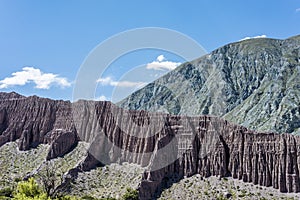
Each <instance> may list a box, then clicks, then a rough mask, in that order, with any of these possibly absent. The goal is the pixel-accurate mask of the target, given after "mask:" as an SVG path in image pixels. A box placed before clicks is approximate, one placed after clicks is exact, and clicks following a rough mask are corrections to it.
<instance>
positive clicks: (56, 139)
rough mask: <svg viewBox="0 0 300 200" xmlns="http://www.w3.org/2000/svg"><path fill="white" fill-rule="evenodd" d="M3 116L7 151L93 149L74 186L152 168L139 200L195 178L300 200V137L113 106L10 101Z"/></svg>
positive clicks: (55, 153) (54, 153)
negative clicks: (90, 177) (13, 145)
mask: <svg viewBox="0 0 300 200" xmlns="http://www.w3.org/2000/svg"><path fill="white" fill-rule="evenodd" d="M0 110H1V112H0V119H1V120H0V122H1V127H2V131H1V133H0V141H1V145H2V144H4V143H5V142H7V141H15V140H17V139H18V142H19V148H20V149H21V150H26V149H28V148H33V147H35V146H36V145H38V144H40V143H47V144H50V146H51V148H50V151H49V154H48V157H47V158H48V159H52V158H55V157H57V156H63V155H64V154H65V153H67V152H68V151H70V150H71V149H72V148H73V146H74V145H76V143H77V141H78V140H83V141H86V142H89V143H90V144H91V145H90V148H89V152H88V154H87V157H86V159H85V160H83V161H82V162H81V163H80V164H79V165H78V166H77V167H76V168H74V169H72V170H70V172H69V174H68V175H66V179H67V181H68V182H69V181H71V180H72V178H76V176H77V174H78V173H79V172H82V171H87V170H90V169H92V168H95V167H96V166H98V165H103V164H104V165H107V164H110V163H122V162H131V163H137V164H140V165H141V166H143V167H146V168H147V170H146V171H145V173H144V175H143V180H142V181H141V184H140V187H139V195H140V198H141V199H150V198H153V197H155V195H157V194H159V192H160V191H161V189H163V188H164V187H165V183H166V182H168V181H169V180H170V179H174V180H180V179H182V178H184V177H189V176H192V175H194V174H200V175H202V176H204V177H208V176H213V175H215V176H220V177H224V176H232V177H233V178H236V179H241V180H243V181H245V182H252V183H254V184H258V185H263V186H271V187H274V188H277V189H279V190H280V191H281V192H300V188H299V185H300V180H299V179H300V177H299V169H300V138H299V136H294V135H289V134H276V133H262V132H256V131H251V130H249V129H247V128H245V127H242V126H239V125H235V124H232V123H229V122H228V121H226V120H223V119H220V118H217V117H212V116H197V117H188V116H176V115H170V114H163V113H149V112H146V111H128V110H123V109H121V108H119V107H117V106H115V105H113V104H112V103H110V102H93V101H78V102H76V103H73V104H71V103H70V102H64V101H53V100H50V99H43V98H38V97H28V98H20V99H18V98H14V99H9V98H8V99H1V104H0Z"/></svg>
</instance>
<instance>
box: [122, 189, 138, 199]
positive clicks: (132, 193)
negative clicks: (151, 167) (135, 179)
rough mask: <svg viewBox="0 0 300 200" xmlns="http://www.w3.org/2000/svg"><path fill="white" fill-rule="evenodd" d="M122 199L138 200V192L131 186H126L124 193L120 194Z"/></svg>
mask: <svg viewBox="0 0 300 200" xmlns="http://www.w3.org/2000/svg"><path fill="white" fill-rule="evenodd" d="M122 199H124V200H138V199H139V192H138V191H137V190H134V189H132V188H127V189H126V192H125V194H124V195H123V196H122Z"/></svg>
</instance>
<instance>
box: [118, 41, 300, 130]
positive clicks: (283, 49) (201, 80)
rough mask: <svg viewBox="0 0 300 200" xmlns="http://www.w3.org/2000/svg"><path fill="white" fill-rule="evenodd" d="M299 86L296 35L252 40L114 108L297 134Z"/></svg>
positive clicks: (189, 66)
mask: <svg viewBox="0 0 300 200" xmlns="http://www.w3.org/2000/svg"><path fill="white" fill-rule="evenodd" d="M299 83H300V36H296V37H293V38H289V39H286V40H276V39H269V38H260V39H251V40H244V41H240V42H236V43H231V44H227V45H225V46H223V47H221V48H218V49H216V50H214V51H213V52H211V53H210V54H208V55H205V56H203V57H201V58H199V59H196V60H194V61H190V62H186V63H183V64H182V65H181V66H179V67H177V68H176V69H175V70H173V71H171V72H170V73H168V74H166V75H165V76H163V77H161V78H159V79H157V80H155V81H154V82H152V83H149V84H148V85H146V86H145V87H144V88H142V89H140V90H137V91H136V92H134V93H132V94H131V95H130V96H129V97H127V98H125V99H124V100H122V101H121V102H119V103H118V105H119V106H121V107H123V108H125V109H133V110H148V111H152V112H157V111H160V112H165V113H170V114H180V115H189V116H197V115H203V114H204V115H206V114H209V115H214V116H219V117H222V118H225V119H227V120H229V121H231V122H234V123H236V124H240V125H243V126H245V127H248V128H250V129H254V130H260V131H273V132H278V133H298V134H299V133H300V131H299V130H298V129H299V128H300V110H299V102H300V99H299V96H300V93H299V91H300V90H299V88H300V85H299Z"/></svg>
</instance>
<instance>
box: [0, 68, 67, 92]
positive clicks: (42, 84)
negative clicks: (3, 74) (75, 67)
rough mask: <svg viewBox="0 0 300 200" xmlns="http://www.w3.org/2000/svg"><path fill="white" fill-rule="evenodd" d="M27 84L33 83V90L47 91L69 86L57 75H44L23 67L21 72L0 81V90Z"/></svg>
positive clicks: (35, 69)
mask: <svg viewBox="0 0 300 200" xmlns="http://www.w3.org/2000/svg"><path fill="white" fill-rule="evenodd" d="M28 83H34V84H35V88H38V89H49V88H50V87H51V86H52V85H57V86H60V87H62V88H64V87H69V86H71V83H70V82H68V80H67V79H66V78H63V77H59V76H58V75H57V74H52V73H44V72H42V71H41V70H40V69H37V68H33V67H24V68H23V69H22V71H18V72H14V73H12V76H11V77H7V78H4V79H3V80H0V89H3V88H9V87H13V86H23V85H26V84H28Z"/></svg>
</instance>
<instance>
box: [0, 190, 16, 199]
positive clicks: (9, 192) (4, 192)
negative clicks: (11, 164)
mask: <svg viewBox="0 0 300 200" xmlns="http://www.w3.org/2000/svg"><path fill="white" fill-rule="evenodd" d="M12 193H13V189H11V188H3V189H1V190H0V196H2V197H12Z"/></svg>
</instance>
